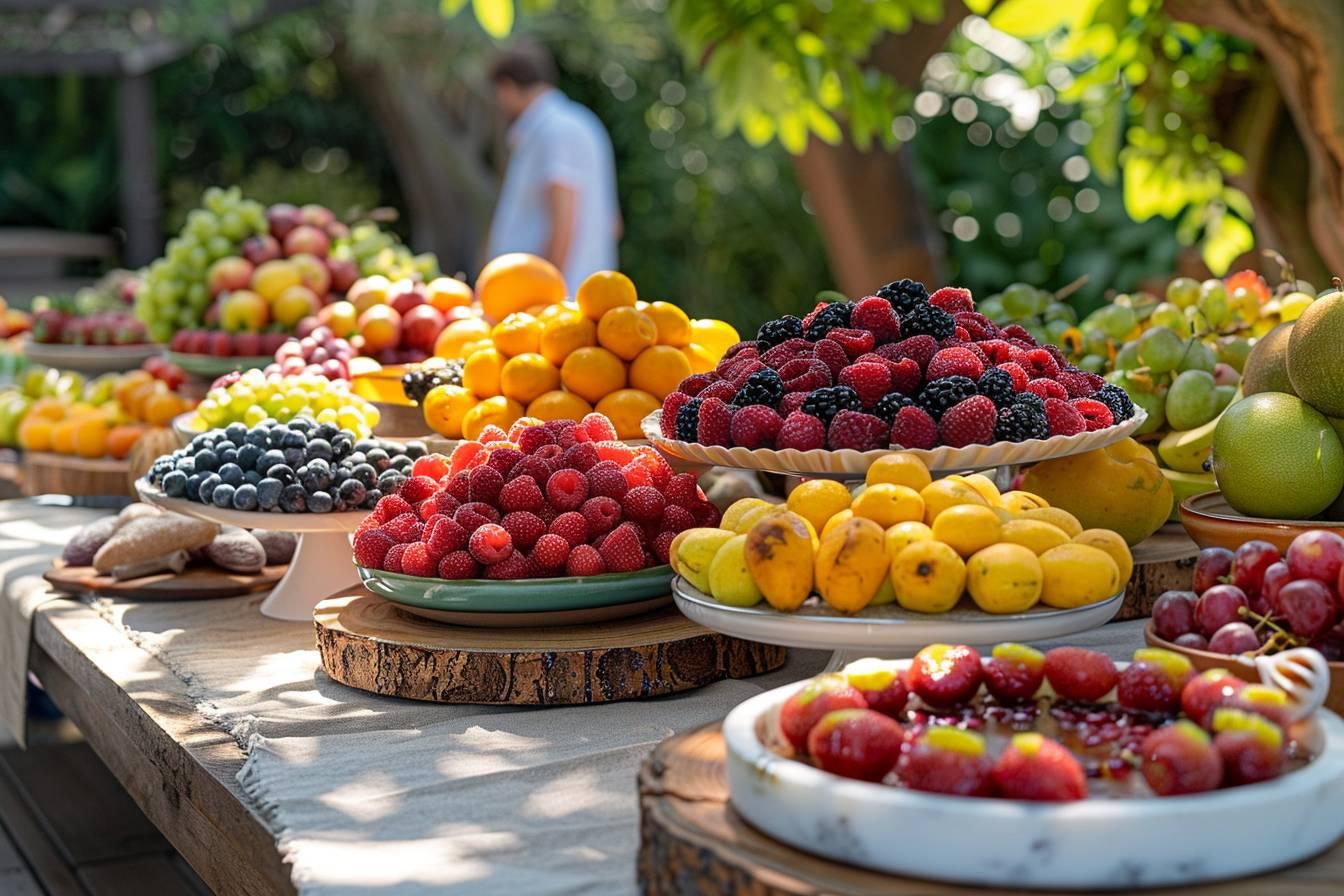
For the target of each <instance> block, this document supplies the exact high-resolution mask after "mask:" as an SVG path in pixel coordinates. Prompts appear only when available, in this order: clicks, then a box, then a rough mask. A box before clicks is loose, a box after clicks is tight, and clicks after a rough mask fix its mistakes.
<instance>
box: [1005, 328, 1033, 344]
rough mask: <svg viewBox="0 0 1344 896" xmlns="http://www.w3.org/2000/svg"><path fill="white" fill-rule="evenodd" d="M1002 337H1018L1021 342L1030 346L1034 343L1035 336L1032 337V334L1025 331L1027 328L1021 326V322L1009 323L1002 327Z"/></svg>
mask: <svg viewBox="0 0 1344 896" xmlns="http://www.w3.org/2000/svg"><path fill="white" fill-rule="evenodd" d="M1003 338H1004V339H1020V340H1022V341H1023V342H1025V343H1027V344H1028V345H1032V346H1034V345H1035V344H1036V340H1035V338H1033V337H1032V335H1031V334H1030V333H1028V332H1027V328H1026V327H1024V326H1022V325H1021V324H1009V325H1008V326H1006V327H1004V328H1003Z"/></svg>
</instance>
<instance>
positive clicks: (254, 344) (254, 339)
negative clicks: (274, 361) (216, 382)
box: [233, 333, 264, 358]
mask: <svg viewBox="0 0 1344 896" xmlns="http://www.w3.org/2000/svg"><path fill="white" fill-rule="evenodd" d="M233 351H234V353H235V354H236V355H238V356H239V357H241V358H259V357H261V356H262V354H264V352H262V349H261V334H260V333H239V334H238V335H236V336H234V337H233Z"/></svg>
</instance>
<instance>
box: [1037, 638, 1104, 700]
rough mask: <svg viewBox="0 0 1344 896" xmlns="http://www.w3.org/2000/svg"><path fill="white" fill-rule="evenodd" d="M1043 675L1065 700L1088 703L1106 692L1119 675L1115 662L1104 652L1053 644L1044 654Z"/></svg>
mask: <svg viewBox="0 0 1344 896" xmlns="http://www.w3.org/2000/svg"><path fill="white" fill-rule="evenodd" d="M1045 677H1046V679H1047V680H1048V681H1049V682H1050V687H1052V688H1054V690H1055V693H1056V694H1058V695H1059V696H1060V697H1063V698H1064V699H1065V700H1084V701H1087V702H1089V703H1091V702H1095V701H1097V700H1100V699H1101V698H1102V697H1104V696H1106V693H1107V692H1108V691H1110V689H1111V688H1113V687H1115V683H1116V681H1117V680H1118V679H1119V677H1120V676H1119V673H1117V672H1116V670H1115V663H1114V662H1112V661H1111V658H1110V657H1108V656H1107V655H1106V654H1104V653H1098V652H1097V651H1095V650H1086V649H1084V648H1082V647H1056V648H1055V649H1053V650H1050V651H1047V652H1046V654H1045Z"/></svg>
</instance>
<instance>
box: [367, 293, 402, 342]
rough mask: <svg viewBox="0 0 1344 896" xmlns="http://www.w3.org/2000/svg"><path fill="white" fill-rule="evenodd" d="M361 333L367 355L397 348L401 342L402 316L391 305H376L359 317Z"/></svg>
mask: <svg viewBox="0 0 1344 896" xmlns="http://www.w3.org/2000/svg"><path fill="white" fill-rule="evenodd" d="M359 332H360V334H361V335H363V337H364V351H365V352H366V353H368V352H380V351H382V350H383V349H390V348H395V347H396V346H397V343H398V342H400V341H401V315H400V314H398V313H397V311H396V309H395V308H393V307H392V306H391V305H374V306H373V307H372V308H370V309H369V310H368V311H365V312H364V313H363V314H361V315H360V316H359Z"/></svg>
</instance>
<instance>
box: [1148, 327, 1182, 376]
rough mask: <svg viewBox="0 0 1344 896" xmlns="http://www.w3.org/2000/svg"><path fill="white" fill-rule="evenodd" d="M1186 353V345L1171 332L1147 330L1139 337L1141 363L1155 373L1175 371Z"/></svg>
mask: <svg viewBox="0 0 1344 896" xmlns="http://www.w3.org/2000/svg"><path fill="white" fill-rule="evenodd" d="M1184 353H1185V343H1184V342H1183V341H1182V340H1181V337H1179V336H1177V335H1176V334H1175V333H1173V332H1171V331H1170V330H1163V329H1153V330H1147V331H1145V332H1144V334H1143V335H1142V336H1140V337H1139V341H1138V358H1139V363H1140V364H1142V365H1143V366H1144V367H1147V368H1149V369H1150V370H1152V371H1153V372H1154V373H1166V372H1167V371H1169V370H1175V369H1176V365H1178V364H1180V363H1181V356H1182V355H1183V354H1184Z"/></svg>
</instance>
